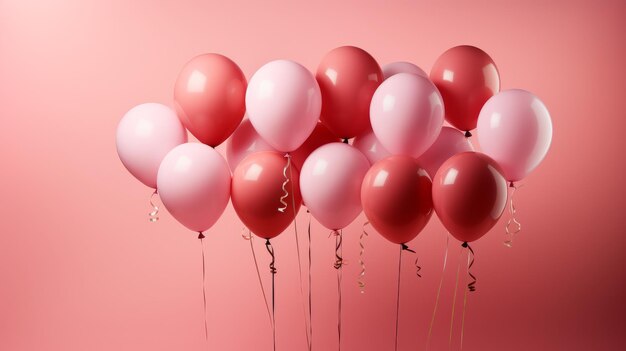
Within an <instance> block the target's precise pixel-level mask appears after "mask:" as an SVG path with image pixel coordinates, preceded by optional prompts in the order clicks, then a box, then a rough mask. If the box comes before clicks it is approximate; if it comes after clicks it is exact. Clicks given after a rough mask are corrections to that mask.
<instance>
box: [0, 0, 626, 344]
mask: <svg viewBox="0 0 626 351" xmlns="http://www.w3.org/2000/svg"><path fill="white" fill-rule="evenodd" d="M624 33H626V3H624V2H623V1H603V2H600V1H598V2H596V1H587V2H581V1H571V0H567V1H516V2H507V3H505V2H504V1H430V2H425V1H395V2H393V3H392V2H390V1H385V2H383V1H379V2H373V1H363V0H359V1H310V2H307V3H301V4H297V2H295V1H280V2H279V1H263V2H260V1H259V2H252V1H250V2H241V1H223V2H220V3H217V2H210V1H159V2H156V1H100V2H93V1H82V0H81V1H79V0H71V1H63V2H60V1H58V2H55V1H42V0H37V1H35V0H0V116H1V118H2V126H1V127H0V160H1V163H2V166H1V180H2V181H1V182H0V194H1V200H0V216H1V220H0V349H1V350H12V351H13V350H183V349H184V350H202V349H205V341H204V330H203V323H202V318H203V317H202V313H203V312H202V295H201V290H200V288H201V285H200V280H201V266H200V246H199V242H198V241H197V240H196V239H195V235H194V234H193V233H189V232H188V231H186V230H185V229H184V228H182V227H181V226H180V225H178V224H177V223H175V222H174V220H173V219H172V218H171V217H170V216H169V215H167V214H166V213H164V212H162V213H163V215H162V219H161V221H159V222H158V223H157V224H151V223H148V221H147V217H146V213H147V212H148V211H149V208H148V204H147V201H148V196H149V194H150V191H149V189H147V188H145V187H143V186H142V185H141V184H140V183H139V182H138V181H136V180H135V179H133V178H132V177H131V176H130V175H129V174H128V173H127V172H126V171H125V169H124V168H123V166H122V164H121V163H120V162H119V160H118V159H117V155H116V153H115V144H114V133H115V128H116V124H117V122H118V120H119V118H120V117H121V116H122V115H123V113H124V112H125V111H126V110H128V109H129V108H130V107H132V106H134V105H136V104H138V103H141V102H146V101H155V102H163V103H168V104H169V103H171V96H172V86H173V82H174V79H175V78H176V75H177V72H178V70H179V69H180V68H181V67H182V65H183V64H184V63H185V62H186V61H187V60H188V59H189V58H191V57H192V56H194V55H196V54H199V53H203V52H219V53H223V54H225V55H227V56H230V57H231V58H233V59H234V60H235V61H236V62H237V63H238V64H240V66H241V67H242V69H243V70H244V72H245V73H246V75H247V76H248V77H250V76H251V74H252V73H253V72H254V71H255V69H257V68H258V67H260V66H261V65H262V64H263V63H265V62H267V61H269V60H272V59H276V58H290V59H293V60H296V61H299V62H301V63H303V64H304V65H305V66H307V67H309V68H310V69H312V70H314V69H315V67H316V65H317V63H318V62H319V60H320V59H321V57H322V56H323V55H324V54H325V53H326V52H327V51H328V50H330V49H332V48H334V47H336V46H339V45H343V44H352V45H357V46H361V47H363V48H364V49H366V50H368V51H369V52H370V53H371V54H372V55H374V56H375V57H376V58H377V59H378V60H379V62H380V63H381V64H384V63H388V62H391V61H394V60H409V61H413V62H415V63H417V64H418V65H420V66H421V67H423V68H424V69H426V70H429V69H430V67H431V65H432V63H433V62H434V60H435V59H436V57H437V56H438V55H439V54H440V53H441V52H443V51H444V50H445V49H447V48H449V47H451V46H454V45H458V44H473V45H476V46H479V47H481V48H483V49H484V50H486V51H487V52H489V53H490V54H491V55H492V57H493V58H494V60H495V61H496V63H497V64H498V66H499V68H500V72H501V75H502V83H503V88H513V87H520V88H525V89H528V90H531V91H533V92H535V93H536V94H537V95H539V96H540V97H541V98H542V99H543V101H544V102H545V103H546V104H547V106H548V108H549V109H550V111H551V112H552V117H553V120H554V130H555V133H554V139H553V145H552V149H551V150H550V153H549V155H548V157H547V159H546V160H545V161H544V163H543V164H542V165H541V166H540V167H539V168H538V169H537V170H536V171H535V172H534V173H533V174H532V175H531V176H530V177H529V178H528V179H527V180H526V181H525V182H524V183H525V184H526V186H525V187H524V188H523V189H522V190H521V191H520V192H519V197H518V208H519V217H520V219H521V221H522V223H523V225H524V230H523V232H522V234H520V235H519V236H518V239H517V241H516V243H515V246H514V248H513V249H507V248H505V247H504V246H503V245H502V240H503V236H502V228H503V225H504V221H501V222H500V223H499V224H498V225H497V227H496V228H495V229H494V230H492V231H491V232H490V233H488V235H486V236H485V237H484V238H483V239H482V240H480V241H478V242H476V244H475V250H476V251H477V263H476V266H475V273H476V275H477V276H478V279H479V280H478V291H477V292H476V293H474V294H472V295H470V301H469V306H468V310H467V313H468V314H467V320H466V336H465V344H464V349H465V350H557V349H560V350H564V349H568V350H588V349H594V350H616V349H621V348H624V347H625V345H626V334H625V333H624V330H625V328H626V318H625V317H624V316H625V313H626V304H625V303H624V298H625V297H626V290H625V283H624V279H625V278H626V265H625V264H624V263H625V262H624V259H623V255H624V252H625V249H626V238H625V235H624V234H626V225H625V223H626V222H625V221H624V218H623V216H624V214H623V212H624V203H623V199H624V196H626V194H625V191H624V189H625V185H624V172H625V171H626V170H625V167H624V165H625V162H624V156H623V150H625V149H626V142H625V141H624V140H625V139H624V133H625V130H626V119H624V111H626V98H624V92H625V91H626V83H625V82H626V70H625V69H624V62H626V40H624ZM362 222H363V217H360V218H359V219H358V220H357V221H355V222H354V223H353V224H352V225H351V226H350V227H349V228H348V229H347V230H346V231H345V257H346V259H347V260H348V261H349V264H348V266H346V268H345V275H344V315H345V319H344V344H343V346H344V350H390V349H392V347H393V338H394V317H395V293H396V292H395V284H396V275H395V274H396V273H395V272H396V265H397V251H398V249H397V246H394V245H391V244H389V243H388V242H386V241H384V239H382V238H381V237H379V236H377V235H375V234H374V233H372V235H371V236H370V237H369V238H368V239H367V252H366V259H367V264H368V273H367V282H368V286H367V292H366V294H364V295H360V294H359V293H358V288H357V287H356V282H355V277H356V275H357V272H358V265H357V264H356V261H357V258H358V256H357V252H358V251H357V248H358V245H357V239H358V235H359V233H360V225H361V223H362ZM298 224H299V228H300V229H301V230H302V229H303V228H305V225H306V216H305V214H304V213H302V214H301V216H300V217H299V219H298ZM241 227H242V225H241V223H240V222H239V220H238V219H237V218H236V216H235V214H234V211H233V210H232V207H230V206H229V208H228V209H227V211H226V213H225V214H224V216H223V217H222V218H221V220H220V221H219V222H218V223H217V225H216V226H215V227H214V228H213V229H212V230H210V231H209V232H208V240H207V242H206V247H207V264H208V271H207V274H208V277H209V279H210V284H209V285H208V298H209V301H208V308H209V333H210V345H211V348H210V349H212V350H269V349H270V329H269V326H268V323H267V316H266V314H265V310H264V305H263V303H262V300H261V297H260V293H259V289H258V285H257V282H256V275H255V273H254V268H253V264H252V259H251V255H250V251H249V247H248V246H247V245H248V242H246V241H244V240H242V239H241V237H240V231H241ZM304 234H305V233H304V231H302V232H301V235H302V237H301V238H302V242H304V241H305V240H304V238H305V236H304ZM313 237H314V238H313V251H314V253H313V254H314V267H313V269H314V277H313V279H314V316H313V322H314V349H315V350H333V349H335V348H336V337H335V330H336V321H335V313H336V312H335V311H336V307H335V306H336V287H335V271H334V269H333V268H332V255H333V244H332V242H333V241H332V239H328V238H327V231H326V230H324V229H322V228H321V227H320V226H319V225H317V224H316V223H314V225H313ZM453 243H454V245H453V246H452V249H451V251H450V255H451V261H450V262H449V264H450V265H452V267H453V268H451V269H449V270H448V272H447V274H446V280H445V284H444V288H443V289H444V293H443V295H442V300H441V309H440V312H439V314H438V319H437V322H436V324H435V336H434V338H435V339H434V340H435V343H434V345H433V346H434V347H433V349H435V350H436V349H446V348H447V338H448V330H449V321H450V315H449V313H450V306H451V299H452V290H453V280H454V269H455V267H456V266H455V265H456V262H457V260H458V257H459V256H458V255H459V250H460V249H459V248H458V246H457V245H458V243H457V242H453ZM256 244H258V250H259V251H258V252H259V256H260V257H261V258H260V260H261V264H262V269H263V273H265V276H266V277H267V275H268V274H267V270H266V264H267V255H266V252H265V251H264V249H263V248H262V246H261V241H256ZM412 244H413V245H412V246H414V247H415V249H416V250H417V252H418V255H419V257H420V260H421V261H420V262H421V265H422V267H423V270H422V273H423V278H422V279H421V280H417V279H416V278H415V275H414V271H413V268H412V261H411V260H410V259H408V258H407V259H406V260H405V262H404V271H403V287H402V298H403V301H402V304H403V310H402V314H401V321H400V326H401V329H400V349H401V350H415V349H423V347H424V343H425V338H426V334H427V327H428V322H429V319H430V314H431V312H432V306H433V303H434V297H435V292H436V286H437V283H438V278H439V276H440V269H441V261H442V255H443V249H444V246H445V232H444V230H443V227H442V226H441V224H440V223H439V221H438V220H437V219H436V218H433V220H431V222H430V223H429V225H428V226H427V228H426V230H425V231H424V232H423V233H422V234H420V236H419V237H418V238H417V239H416V240H415V241H414V242H413V243H412ZM275 249H276V252H277V260H278V261H277V266H278V269H279V272H278V275H277V279H278V287H277V299H278V306H277V328H278V349H279V350H304V349H305V342H304V326H303V321H302V320H303V319H302V311H301V308H300V297H299V290H298V285H297V273H296V267H297V266H296V258H295V257H296V256H295V243H294V237H293V232H292V231H289V232H287V233H286V234H284V235H282V236H280V237H278V238H277V239H276V241H275ZM303 253H304V252H303ZM457 321H458V319H457ZM458 336H459V333H458V325H457V326H456V329H455V340H456V339H458ZM457 343H458V342H457V341H455V345H456V344H457Z"/></svg>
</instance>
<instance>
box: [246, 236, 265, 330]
mask: <svg viewBox="0 0 626 351" xmlns="http://www.w3.org/2000/svg"><path fill="white" fill-rule="evenodd" d="M245 231H246V228H244V229H243V231H242V233H241V236H242V237H243V238H244V239H245V240H248V241H249V242H250V251H252V258H253V260H254V268H256V275H257V278H258V279H259V287H260V288H261V294H263V302H265V309H266V310H267V316H268V317H269V321H270V325H272V312H271V311H270V305H269V303H268V302H267V295H266V294H265V288H264V287H263V280H262V279H261V271H260V270H259V263H258V261H257V259H256V253H255V252H254V245H252V240H253V236H252V232H250V230H248V235H245Z"/></svg>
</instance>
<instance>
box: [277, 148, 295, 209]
mask: <svg viewBox="0 0 626 351" xmlns="http://www.w3.org/2000/svg"><path fill="white" fill-rule="evenodd" d="M285 158H287V164H286V165H285V167H284V168H283V178H284V179H285V181H284V182H283V185H282V189H283V196H281V197H280V203H281V204H282V205H283V206H282V207H279V208H278V211H280V212H285V211H286V210H287V202H286V201H285V199H286V198H287V197H288V196H289V192H288V191H287V183H289V177H287V170H288V169H290V168H291V155H289V153H286V154H285ZM294 210H295V206H294Z"/></svg>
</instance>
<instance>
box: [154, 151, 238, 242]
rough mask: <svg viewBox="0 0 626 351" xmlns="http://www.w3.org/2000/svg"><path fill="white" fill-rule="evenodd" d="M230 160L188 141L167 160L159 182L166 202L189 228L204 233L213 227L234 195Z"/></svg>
mask: <svg viewBox="0 0 626 351" xmlns="http://www.w3.org/2000/svg"><path fill="white" fill-rule="evenodd" d="M230 181H231V175H230V171H229V169H228V164H226V160H224V158H223V157H222V156H221V155H220V154H219V153H218V152H217V151H215V149H213V148H212V147H210V146H207V145H204V144H201V143H186V144H182V145H179V146H177V147H176V148H174V149H173V150H172V151H170V152H169V153H168V154H167V156H165V158H164V159H163V162H162V163H161V167H159V176H158V180H157V185H158V187H159V195H160V197H161V201H163V205H165V207H166V208H167V210H168V211H169V212H170V213H171V214H172V216H174V218H176V219H177V220H178V221H179V222H180V223H181V224H183V225H184V226H185V227H187V228H189V229H190V230H193V231H195V232H203V231H205V230H207V229H209V228H211V227H212V226H213V224H215V222H217V220H218V218H219V217H220V216H221V215H222V213H223V212H224V209H225V208H226V205H227V204H228V199H229V198H230Z"/></svg>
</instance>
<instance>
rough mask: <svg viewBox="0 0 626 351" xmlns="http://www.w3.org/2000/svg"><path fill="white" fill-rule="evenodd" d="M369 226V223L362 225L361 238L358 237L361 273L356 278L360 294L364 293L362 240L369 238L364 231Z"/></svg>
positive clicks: (363, 250)
mask: <svg viewBox="0 0 626 351" xmlns="http://www.w3.org/2000/svg"><path fill="white" fill-rule="evenodd" d="M369 224H370V222H369V221H366V222H365V223H363V232H361V236H360V237H359V247H360V250H359V265H360V266H361V271H360V272H359V277H358V278H357V284H358V285H359V289H360V290H361V294H364V293H365V260H364V258H363V254H364V253H365V244H364V239H365V237H366V236H369V233H368V232H367V231H366V230H365V227H366V226H367V225H369Z"/></svg>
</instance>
